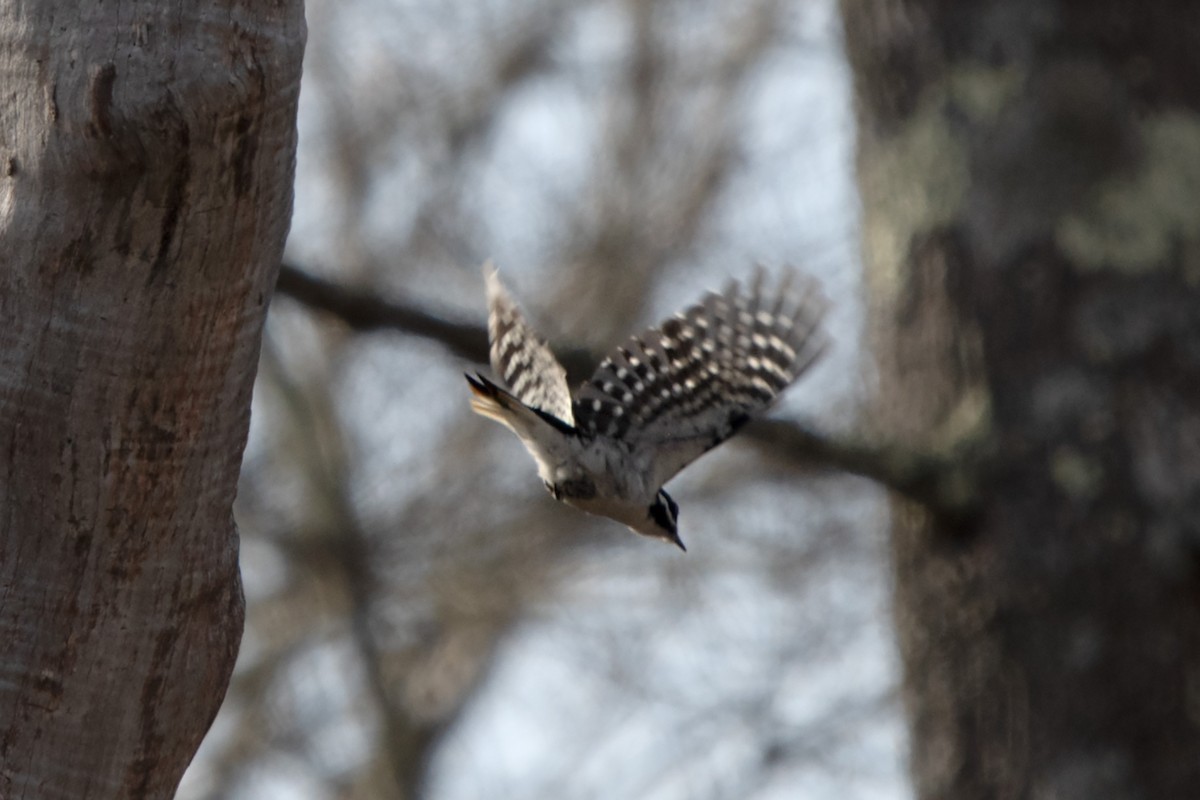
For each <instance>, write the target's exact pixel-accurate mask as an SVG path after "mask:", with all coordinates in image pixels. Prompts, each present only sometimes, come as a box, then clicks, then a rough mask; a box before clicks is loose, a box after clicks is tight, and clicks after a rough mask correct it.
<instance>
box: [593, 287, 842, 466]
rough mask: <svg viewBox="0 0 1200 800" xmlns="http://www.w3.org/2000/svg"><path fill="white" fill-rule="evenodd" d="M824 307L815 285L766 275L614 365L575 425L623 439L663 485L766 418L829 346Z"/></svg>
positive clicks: (637, 345)
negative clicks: (822, 328) (767, 281)
mask: <svg viewBox="0 0 1200 800" xmlns="http://www.w3.org/2000/svg"><path fill="white" fill-rule="evenodd" d="M824 311H825V302H824V300H823V299H822V298H821V296H820V294H819V293H818V291H817V289H816V286H815V284H814V282H813V281H812V280H811V279H807V278H803V277H801V276H799V275H798V274H796V273H794V272H790V271H789V272H787V273H785V275H784V277H783V280H782V282H781V283H780V284H779V285H777V286H775V287H774V288H770V289H768V287H766V286H764V275H763V272H762V270H759V271H758V272H757V273H756V274H755V276H754V279H753V281H752V282H751V284H750V285H749V286H747V287H744V286H742V285H741V284H738V283H736V282H735V283H731V284H730V285H729V286H728V287H726V289H725V290H724V291H723V292H721V293H719V294H716V293H709V294H708V295H706V296H705V298H704V299H703V300H702V301H701V302H699V303H697V304H696V305H694V306H692V307H690V308H688V309H687V310H685V311H683V312H681V313H679V314H676V315H675V316H674V317H672V318H671V319H669V320H667V321H666V322H664V323H663V324H662V325H660V326H658V327H656V328H651V329H650V330H648V331H646V332H645V333H643V334H641V335H640V336H637V337H634V338H633V339H631V340H630V341H629V342H628V343H627V344H626V345H625V346H623V347H620V348H618V349H617V350H616V352H614V353H613V354H612V355H610V356H609V357H608V358H606V359H605V360H604V361H603V362H602V363H601V364H600V367H599V368H598V369H597V370H596V373H595V375H594V376H593V377H592V379H591V380H590V381H589V382H588V383H586V384H585V385H584V386H583V387H582V388H581V389H580V390H579V391H578V392H577V393H576V399H575V420H576V426H577V427H579V428H580V429H581V430H582V431H584V432H585V433H589V434H592V435H600V436H609V437H612V438H616V439H620V440H624V441H626V442H628V443H629V444H630V445H631V446H633V448H634V450H635V452H637V453H639V454H641V455H644V456H645V457H646V458H647V459H648V461H649V463H650V464H651V465H652V466H651V470H650V471H651V474H650V475H648V476H647V479H648V481H652V482H653V483H652V485H653V486H655V487H657V486H661V485H662V484H663V483H665V482H666V481H667V480H669V479H670V478H671V477H672V476H673V475H675V473H677V472H678V471H679V470H681V469H682V468H683V467H685V466H686V465H687V464H689V463H690V462H692V461H693V460H695V459H696V458H697V457H699V456H700V455H701V454H703V453H704V452H705V451H707V450H709V449H711V448H713V447H715V446H716V445H718V444H720V443H721V442H723V441H724V440H726V439H728V438H729V437H730V436H732V435H733V434H734V432H736V431H737V429H738V428H739V427H741V426H742V425H743V424H744V423H745V422H747V421H748V420H749V419H751V418H752V417H754V416H756V415H758V414H761V413H762V412H764V411H766V410H767V409H768V408H769V407H770V406H771V404H772V403H773V402H774V401H775V400H776V399H777V398H778V397H779V394H780V393H781V392H782V391H783V390H784V389H786V388H787V387H788V386H789V385H790V384H791V383H792V382H793V381H795V380H796V379H797V378H798V377H800V375H801V374H803V373H804V371H805V370H806V369H808V367H809V366H811V365H812V363H813V361H815V360H816V358H817V356H819V355H820V353H821V351H822V350H823V348H824V345H825V341H824V338H823V337H822V336H821V334H820V332H819V330H818V325H819V324H820V321H821V318H822V316H823V314H824Z"/></svg>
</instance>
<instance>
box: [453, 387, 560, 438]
mask: <svg viewBox="0 0 1200 800" xmlns="http://www.w3.org/2000/svg"><path fill="white" fill-rule="evenodd" d="M466 378H467V383H468V384H470V386H471V410H473V411H474V412H475V413H476V414H479V415H480V416H484V417H487V418H488V419H494V420H496V421H497V422H499V423H501V424H502V425H507V426H508V427H509V428H510V429H512V430H513V431H514V432H516V434H517V435H518V436H522V437H524V436H528V435H531V434H532V433H533V432H534V431H536V430H538V429H544V428H545V427H546V426H550V427H552V428H557V429H558V430H559V431H560V432H561V433H564V434H567V435H574V434H575V429H574V428H573V427H572V426H570V425H568V424H567V423H565V422H563V421H562V420H561V419H558V418H557V417H555V416H554V415H553V414H547V413H546V412H545V411H542V410H541V409H538V408H533V407H532V406H527V405H525V404H524V403H522V402H521V401H520V400H518V399H517V398H516V397H515V396H513V395H512V394H509V393H508V392H506V391H504V390H503V389H501V388H500V387H499V386H497V385H496V384H494V383H492V382H491V381H489V380H488V379H487V378H485V377H483V376H482V375H480V374H479V373H478V372H477V373H475V375H474V376H471V375H467V376H466Z"/></svg>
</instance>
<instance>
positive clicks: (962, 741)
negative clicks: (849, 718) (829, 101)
mask: <svg viewBox="0 0 1200 800" xmlns="http://www.w3.org/2000/svg"><path fill="white" fill-rule="evenodd" d="M843 11H844V18H845V25H846V35H847V50H848V53H849V56H850V59H851V62H852V65H853V68H854V70H855V80H856V94H857V100H858V109H859V123H860V131H859V137H860V144H859V147H860V150H859V177H860V184H861V187H862V190H863V198H864V206H865V217H864V225H865V228H864V230H865V246H866V258H867V264H868V276H869V277H868V281H869V286H870V291H871V294H872V303H873V319H874V320H875V325H876V326H877V327H876V330H875V331H874V334H875V342H876V350H877V355H878V362H879V368H880V378H879V393H880V397H881V398H885V400H884V401H883V402H881V403H880V415H879V418H880V421H881V425H882V426H883V428H884V431H883V434H884V435H885V436H887V437H891V438H894V439H898V440H901V441H905V442H907V443H909V444H912V445H914V446H920V447H922V448H933V449H935V450H938V451H940V452H942V453H943V454H947V455H952V456H954V457H955V458H959V459H962V460H961V462H960V463H961V464H962V465H963V466H964V468H966V467H973V466H977V467H978V470H974V469H972V470H969V471H964V473H963V476H964V481H967V483H968V486H969V489H970V491H969V492H968V494H970V495H972V496H973V497H974V498H975V500H976V501H977V502H976V505H975V513H974V514H973V515H972V516H969V517H965V518H964V517H963V516H962V515H961V514H954V515H951V514H947V513H943V512H944V511H945V509H942V510H937V509H933V510H930V509H925V508H921V507H918V506H914V505H912V504H910V503H906V502H902V501H899V500H897V501H896V502H895V503H894V505H893V514H894V516H893V543H894V550H893V555H894V563H895V582H896V585H895V618H896V624H897V630H898V638H899V642H900V649H901V653H902V657H903V661H904V667H905V679H904V689H905V698H906V702H907V710H908V714H909V718H910V725H911V731H912V769H913V775H914V780H915V784H916V788H917V794H918V796H919V797H922V798H1024V797H1032V798H1079V799H1080V800H1090V799H1091V798H1146V800H1150V798H1154V799H1155V800H1159V799H1161V798H1186V797H1196V796H1198V793H1200V602H1198V601H1200V591H1198V590H1200V576H1198V572H1197V566H1198V560H1197V552H1198V550H1197V547H1198V546H1200V266H1198V265H1200V213H1198V211H1197V209H1198V208H1200V117H1197V113H1196V112H1197V109H1200V49H1198V48H1197V46H1196V43H1197V42H1198V41H1200V5H1197V4H1195V3H1191V2H1185V1H1183V0H1180V1H1179V2H1149V3H1143V4H1133V3H1120V2H1114V1H1113V0H1099V1H1098V0H1072V1H1071V2H1068V1H1067V0H1059V1H1058V2H1017V3H996V2H982V0H970V1H969V2H958V3H935V2H931V0H885V2H876V1H875V0H843ZM973 477H977V478H978V482H977V483H975V484H973V485H972V484H970V479H971V478H973Z"/></svg>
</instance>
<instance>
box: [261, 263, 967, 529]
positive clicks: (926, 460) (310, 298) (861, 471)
mask: <svg viewBox="0 0 1200 800" xmlns="http://www.w3.org/2000/svg"><path fill="white" fill-rule="evenodd" d="M277 289H278V291H279V293H280V294H282V295H284V296H286V297H290V298H292V299H293V300H296V301H298V302H300V303H301V304H303V305H305V306H308V307H309V308H314V309H317V310H319V311H324V312H326V313H328V314H330V315H332V316H334V317H337V318H338V319H339V320H341V321H342V322H343V323H344V324H345V325H347V326H349V327H350V328H351V329H352V330H355V331H360V332H367V331H378V330H394V331H400V332H403V333H407V334H411V335H415V336H421V337H423V338H426V339H430V340H432V341H434V342H437V343H439V344H441V345H443V346H445V347H446V348H447V349H449V350H450V352H452V353H454V354H455V355H457V356H459V357H460V358H465V359H467V360H469V361H472V362H475V363H479V364H486V363H487V362H488V345H487V328H486V327H484V326H483V325H476V324H472V323H466V322H454V321H451V320H448V319H446V318H444V317H441V316H439V315H437V314H433V313H431V312H429V311H426V310H425V309H423V308H421V307H419V306H416V305H413V304H410V303H404V302H393V301H388V300H383V299H380V298H379V297H377V296H376V295H374V294H372V293H370V292H369V291H365V290H360V289H353V288H350V287H347V286H342V285H340V284H338V283H335V282H333V281H328V280H325V279H323V278H317V277H314V276H312V275H309V274H308V273H306V272H304V271H302V270H300V269H298V268H296V267H294V266H292V265H290V264H284V265H283V267H282V268H281V270H280V274H279V283H278V286H277ZM555 354H556V355H557V356H558V357H559V359H560V360H561V361H562V363H563V365H564V366H565V367H566V368H567V373H568V376H572V377H577V376H586V375H588V374H589V373H590V371H591V368H592V367H594V365H595V364H596V363H598V361H599V359H598V358H596V357H595V356H594V355H593V354H590V353H588V352H587V351H585V350H582V349H579V348H573V349H568V350H561V349H558V348H556V349H555ZM745 433H746V435H747V436H748V437H749V438H751V439H753V440H754V441H755V442H757V443H758V444H759V445H760V446H761V447H765V448H768V449H769V450H770V451H771V452H772V453H773V454H774V455H778V456H782V457H784V458H787V459H789V460H791V461H793V462H798V463H800V464H803V465H806V466H815V467H822V468H826V469H835V470H839V471H842V472H848V473H851V474H853V475H860V476H862V477H865V478H870V479H871V480H874V481H876V482H878V483H880V484H882V485H883V486H885V487H887V488H889V489H891V490H893V491H896V492H899V493H900V494H903V495H905V496H906V497H908V498H910V499H912V500H915V501H917V502H918V503H921V504H922V505H924V506H926V507H927V508H928V509H929V510H930V511H932V512H934V513H937V514H939V515H942V516H944V517H948V518H950V519H952V520H965V519H968V518H969V517H970V516H971V515H972V513H973V512H974V511H975V509H976V508H977V507H978V504H979V493H980V464H979V462H978V460H977V459H974V458H967V457H964V456H961V455H957V454H952V455H938V454H935V453H932V452H927V451H920V450H916V449H913V448H908V447H901V446H894V445H886V444H885V445H880V444H878V443H874V442H868V441H865V440H861V439H854V438H850V437H835V436H826V435H823V434H819V433H816V432H814V431H812V430H809V429H808V428H806V427H804V426H803V425H800V424H799V423H795V422H789V421H786V420H758V421H756V422H754V423H752V424H751V425H749V426H748V427H747V428H746V431H745Z"/></svg>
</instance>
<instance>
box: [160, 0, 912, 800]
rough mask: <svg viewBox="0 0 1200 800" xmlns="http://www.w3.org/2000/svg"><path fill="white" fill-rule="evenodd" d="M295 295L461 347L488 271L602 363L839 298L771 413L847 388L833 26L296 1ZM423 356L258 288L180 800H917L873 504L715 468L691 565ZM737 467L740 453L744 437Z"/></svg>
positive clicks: (606, 10)
mask: <svg viewBox="0 0 1200 800" xmlns="http://www.w3.org/2000/svg"><path fill="white" fill-rule="evenodd" d="M307 15H308V23H309V42H308V52H307V59H306V63H305V72H304V79H303V80H304V83H303V89H302V101H301V115H300V151H299V157H298V169H297V182H296V207H295V215H294V219H293V225H292V232H291V239H290V242H289V247H288V256H287V259H288V265H289V269H293V270H299V271H301V272H303V273H305V274H309V275H313V276H318V277H320V278H323V279H326V280H328V281H332V282H335V283H336V284H338V285H340V286H343V287H349V288H352V289H355V290H358V291H361V292H365V293H368V294H370V295H372V296H376V297H379V298H381V299H384V300H389V301H395V302H403V303H406V304H409V305H411V306H413V307H416V308H419V309H423V310H424V311H426V312H428V313H431V314H435V315H438V316H440V317H443V318H446V319H449V320H455V321H461V322H464V323H471V324H473V325H482V323H483V320H484V310H483V291H482V281H481V279H480V273H479V265H480V264H481V263H482V262H483V261H484V260H485V259H487V258H492V259H494V260H495V261H496V262H497V263H498V264H499V265H500V267H501V269H502V270H504V273H505V277H506V280H507V281H508V282H509V283H510V284H511V285H512V287H513V289H514V291H515V293H516V294H517V295H518V297H519V298H520V299H521V300H522V302H523V304H524V306H525V308H526V310H527V312H528V313H529V314H530V316H531V317H532V318H533V319H534V321H535V324H536V325H537V326H538V327H539V328H540V329H541V331H542V332H543V334H544V335H546V336H547V337H548V338H549V339H550V340H551V341H552V342H556V343H565V344H569V345H572V346H577V347H583V348H587V349H588V350H589V351H591V352H593V353H596V352H603V351H604V350H605V349H606V348H608V347H611V346H613V345H615V344H617V343H618V342H620V341H621V340H622V339H623V338H625V337H626V336H628V335H629V334H631V333H633V332H635V331H637V330H639V329H640V328H641V327H643V326H644V325H646V324H650V323H653V322H654V321H655V320H656V319H657V318H658V317H660V316H662V315H664V314H667V313H670V312H672V311H674V310H676V309H677V308H680V307H682V306H683V305H685V304H687V303H689V302H691V301H692V300H693V299H695V298H697V297H698V296H699V295H700V294H701V293H702V292H703V291H704V290H706V289H708V288H714V287H715V286H717V285H720V284H722V283H724V282H725V281H726V280H728V279H729V278H737V277H745V276H746V275H748V274H749V273H750V271H751V270H752V269H753V266H754V264H755V263H758V262H762V263H764V264H766V265H768V267H770V266H776V267H778V266H781V265H783V264H795V265H797V266H799V267H801V268H802V269H803V270H805V271H807V272H809V273H811V274H813V275H814V276H816V277H817V278H818V279H819V280H820V281H821V283H822V285H823V287H824V291H825V293H826V295H827V296H828V297H829V298H830V300H831V301H832V310H831V313H830V315H829V317H828V319H827V325H828V328H829V332H830V334H831V337H832V339H833V341H834V346H833V348H832V350H831V351H830V352H829V353H828V355H827V356H826V357H825V358H824V359H823V361H822V363H821V364H820V365H819V366H818V367H817V368H816V369H814V370H813V371H812V372H811V373H809V375H808V376H807V377H806V378H805V379H804V380H803V382H802V383H801V385H799V386H796V387H794V388H793V390H792V391H791V392H789V394H788V395H787V396H786V398H785V401H784V402H783V403H782V404H781V405H780V406H779V407H778V408H777V409H776V411H775V412H774V415H775V416H777V417H780V418H785V419H800V420H804V421H805V423H806V424H809V425H811V426H813V427H816V428H818V429H821V430H826V431H844V430H848V429H850V428H851V427H852V426H854V425H855V424H856V423H857V422H858V409H859V407H860V404H861V403H862V402H863V401H864V399H865V397H866V395H867V389H868V384H869V382H870V368H869V364H868V362H867V361H866V358H865V356H864V354H863V351H862V347H861V338H862V331H861V329H862V327H863V319H862V301H861V297H860V282H861V272H860V267H859V265H858V254H857V236H858V229H857V206H856V200H855V199H854V197H855V195H854V188H853V182H852V180H853V179H852V160H853V141H852V137H853V126H852V122H853V120H852V113H851V110H850V89H849V78H848V70H847V67H846V65H845V62H844V57H843V54H842V51H841V34H840V28H839V21H838V18H837V12H836V8H835V6H834V4H833V3H832V2H829V0H790V1H785V0H747V1H746V2H740V3H724V2H716V0H711V1H706V0H694V1H691V2H688V1H685V0H657V1H653V0H595V1H594V2H587V1H586V0H487V1H486V2H473V1H472V2H468V1H467V0H456V1H455V2H441V0H349V1H346V0H341V1H339V2H334V1H333V0H309V2H308V3H307ZM477 366H478V365H477V364H474V363H472V362H470V361H467V360H464V359H463V358H462V357H461V356H459V355H456V354H454V352H452V351H450V350H448V349H447V348H446V347H445V346H443V345H442V344H440V343H439V342H438V341H436V338H435V339H432V340H431V339H430V338H428V337H423V338H417V337H414V336H412V335H409V334H407V333H405V332H403V331H399V330H394V331H389V330H382V331H376V332H371V333H361V332H356V331H354V330H353V328H352V326H348V325H346V324H345V323H344V321H342V320H339V319H337V318H336V317H334V316H330V315H327V314H324V313H321V312H319V311H315V310H314V309H312V308H310V307H309V305H308V304H306V303H302V302H297V301H296V300H295V299H294V298H293V297H289V296H288V294H287V293H286V292H285V293H281V295H279V296H277V297H276V299H275V300H274V302H273V305H272V308H271V313H270V317H269V320H268V328H267V335H266V339H265V344H264V350H263V354H262V364H261V369H260V373H259V380H258V385H257V390H256V393H255V399H254V407H253V424H252V429H251V438H250V443H249V446H248V448H247V452H246V458H245V464H244V466H243V473H242V483H241V489H240V493H239V498H238V504H237V508H236V513H237V519H238V524H239V527H240V531H241V536H242V565H243V573H244V579H245V586H246V599H247V607H248V616H247V626H246V633H245V638H244V640H243V644H242V651H241V656H240V661H239V665H238V668H237V671H236V673H235V675H234V678H233V683H232V685H231V688H230V690H229V694H228V697H227V698H226V701H225V705H224V707H223V709H222V712H221V714H220V716H219V717H218V719H217V721H216V723H215V725H214V728H213V730H212V732H211V733H210V735H209V737H208V738H207V739H206V741H205V743H204V745H203V747H202V749H201V751H200V754H199V755H198V757H197V759H196V761H195V762H194V763H193V765H192V767H191V769H190V771H189V773H188V775H187V777H186V778H185V781H184V784H183V786H182V787H181V790H180V793H179V796H180V797H181V798H187V799H193V800H194V799H196V798H266V799H267V800H270V799H271V798H292V797H299V798H393V797H394V798H414V797H428V798H478V797H489V798H633V797H637V798H685V797H686V798H783V797H806V798H821V797H830V798H868V797H869V798H894V797H906V796H908V795H909V790H908V788H907V784H906V778H905V776H904V763H905V762H904V749H905V744H904V739H903V737H904V732H903V725H902V722H901V719H900V715H899V709H898V708H897V703H896V697H895V695H896V688H895V687H896V683H897V672H898V665H897V662H896V658H895V655H894V652H893V644H892V641H891V638H890V637H891V634H890V632H889V624H888V620H887V618H886V612H885V609H886V605H887V599H888V597H887V594H888V582H887V577H886V569H885V566H884V555H885V539H884V533H883V530H884V522H885V514H886V511H885V509H884V507H883V504H882V497H881V493H880V492H879V490H877V489H876V488H874V487H873V486H871V485H870V484H868V483H867V482H865V481H863V480H861V479H856V478H851V477H846V476H841V475H833V474H825V473H821V472H817V471H814V470H804V469H802V468H800V467H798V466H797V465H796V464H795V463H794V462H793V461H791V460H786V459H783V458H779V457H775V454H773V453H772V450H771V448H770V446H769V445H768V446H765V447H764V446H747V444H746V443H745V442H738V443H735V444H730V445H727V446H725V447H723V448H720V449H719V450H717V451H715V452H714V453H713V454H711V455H709V456H707V457H706V458H705V459H703V460H702V461H701V462H699V463H698V464H696V465H695V466H693V467H691V468H690V469H689V470H688V471H686V472H685V473H684V474H683V475H681V476H680V477H679V478H677V479H676V480H675V481H674V482H672V484H671V491H672V493H673V495H674V496H675V498H676V499H677V500H678V501H679V503H680V506H681V508H682V517H681V526H680V532H681V534H682V535H683V537H684V539H685V541H686V542H687V543H688V545H689V552H688V553H687V554H686V555H683V554H681V553H679V552H678V551H676V550H674V549H673V548H670V547H667V546H665V545H661V544H659V543H656V542H652V541H648V540H642V539H639V538H635V537H634V536H632V535H630V534H629V533H628V532H626V531H624V530H623V529H621V528H620V527H619V526H617V525H615V524H614V523H611V522H608V521H604V520H596V519H592V518H588V517H585V516H583V515H581V514H579V513H578V512H575V511H573V510H570V509H567V508H565V507H562V506H559V505H558V504H556V503H554V502H553V501H552V500H551V499H550V498H549V497H548V496H547V495H546V494H545V492H544V490H543V489H542V487H541V485H540V481H539V480H538V478H537V477H536V474H535V471H534V467H533V465H532V463H531V462H530V461H529V459H528V457H527V456H526V454H525V452H524V451H523V449H522V448H521V446H520V444H519V442H518V441H517V440H516V439H515V438H514V437H512V436H510V435H508V434H507V433H506V432H505V431H503V430H502V429H500V428H499V427H497V426H495V425H493V424H491V423H489V422H487V421H485V420H481V419H479V418H478V417H475V416H473V415H472V414H471V413H470V411H469V408H468V405H467V391H466V387H465V385H464V383H463V380H462V372H463V371H464V370H471V369H475V368H477ZM735 442H736V440H735Z"/></svg>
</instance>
